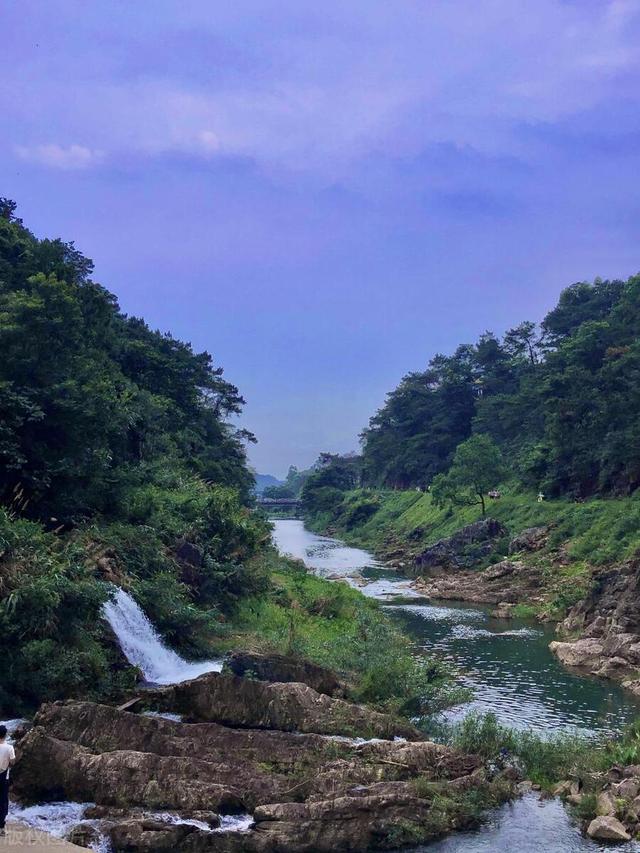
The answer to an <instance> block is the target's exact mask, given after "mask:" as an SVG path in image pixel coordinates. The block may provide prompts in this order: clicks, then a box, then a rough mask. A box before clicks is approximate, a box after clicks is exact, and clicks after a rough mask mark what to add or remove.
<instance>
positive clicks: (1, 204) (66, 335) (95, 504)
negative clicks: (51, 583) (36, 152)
mask: <svg viewBox="0 0 640 853" xmlns="http://www.w3.org/2000/svg"><path fill="white" fill-rule="evenodd" d="M14 211H15V205H14V204H13V203H12V202H10V201H8V200H6V199H3V200H0V350H1V352H2V359H1V361H0V411H1V413H2V423H1V427H0V500H1V501H2V502H3V503H4V504H5V505H6V504H7V503H10V502H11V500H12V497H15V499H16V501H20V502H21V505H22V506H23V507H24V511H25V513H26V514H27V515H29V516H30V517H36V518H45V517H46V516H51V515H55V516H56V517H57V518H60V519H62V520H64V521H67V520H70V519H71V520H73V519H76V518H78V517H81V516H86V515H93V514H94V513H96V512H101V513H107V514H113V513H116V514H117V512H118V511H119V507H120V504H121V503H122V501H123V500H126V492H127V489H129V488H130V487H131V486H132V485H135V484H137V483H141V482H148V481H149V479H154V477H156V476H165V475H166V470H167V466H168V465H169V466H170V467H173V468H176V467H177V468H181V469H185V470H186V469H188V470H189V471H191V472H193V473H194V474H198V475H200V476H201V477H202V478H203V479H205V480H211V481H214V482H216V483H220V484H225V485H229V486H233V487H235V488H236V489H238V490H239V491H240V492H241V493H242V494H243V495H244V496H246V495H247V494H248V492H249V489H250V487H251V486H252V484H253V483H252V476H251V475H250V473H249V471H248V469H247V466H246V460H245V452H244V445H243V441H242V439H243V438H244V435H242V434H239V433H238V432H237V431H235V430H233V429H232V428H231V427H230V426H229V425H228V423H227V418H228V416H229V415H231V414H235V413H238V412H239V411H240V408H241V406H242V403H243V400H242V398H241V397H240V396H239V394H238V390H237V389H236V388H235V387H234V386H233V385H231V384H230V383H229V382H227V381H225V380H224V379H223V378H222V370H221V369H220V368H219V367H215V366H214V365H213V363H212V360H211V357H210V356H209V354H208V353H206V352H205V353H194V352H193V350H192V349H191V346H190V345H189V344H185V343H183V342H181V341H179V340H176V339H175V338H173V337H172V336H171V335H169V334H161V333H160V332H156V331H152V330H151V329H150V328H149V327H148V326H147V325H146V323H145V322H144V321H143V320H139V319H136V318H134V317H127V316H126V315H124V314H123V313H122V312H121V311H120V310H119V308H118V303H117V301H116V297H115V296H114V295H113V294H111V293H109V291H108V290H105V288H103V287H101V286H100V285H99V284H96V283H95V282H94V281H92V279H91V278H90V276H91V272H92V267H93V265H92V263H91V261H89V260H88V259H87V258H85V257H83V256H82V255H81V253H80V252H79V251H78V250H77V249H75V248H74V245H73V243H64V242H62V241H61V240H49V239H44V240H38V239H36V238H35V237H34V235H33V234H32V233H31V232H30V231H28V230H27V229H26V228H25V227H24V226H23V224H22V222H21V220H20V219H18V218H16V216H15V213H14Z"/></svg>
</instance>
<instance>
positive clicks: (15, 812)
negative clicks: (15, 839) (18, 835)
mask: <svg viewBox="0 0 640 853" xmlns="http://www.w3.org/2000/svg"><path fill="white" fill-rule="evenodd" d="M92 805H93V803H72V802H62V803H43V804H42V805H40V806H25V807H22V806H19V805H17V804H16V803H12V804H11V807H10V808H9V819H10V820H15V821H17V822H18V823H22V824H24V825H25V826H28V827H31V829H37V830H39V831H40V832H47V833H48V834H49V835H52V836H53V837H54V838H66V837H67V835H68V834H69V832H70V831H71V830H72V829H73V827H74V826H77V825H78V824H79V823H85V824H90V825H91V826H93V827H95V828H96V829H98V822H97V821H95V820H84V813H85V812H86V810H87V809H88V808H89V807H90V806H92ZM98 831H99V830H98ZM26 843H27V844H28V843H29V842H28V841H27V842H26ZM52 847H55V844H52ZM91 849H92V850H95V851H96V853H109V851H110V850H111V845H110V844H109V841H108V839H107V838H106V836H104V835H102V834H100V835H99V837H98V840H97V841H96V842H95V843H94V844H92V846H91Z"/></svg>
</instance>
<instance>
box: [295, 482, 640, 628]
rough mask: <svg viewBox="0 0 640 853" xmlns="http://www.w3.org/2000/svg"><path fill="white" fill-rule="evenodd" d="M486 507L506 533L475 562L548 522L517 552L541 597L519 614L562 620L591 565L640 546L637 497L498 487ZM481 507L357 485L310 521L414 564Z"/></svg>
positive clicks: (583, 588)
mask: <svg viewBox="0 0 640 853" xmlns="http://www.w3.org/2000/svg"><path fill="white" fill-rule="evenodd" d="M488 514H490V515H491V516H493V517H494V518H496V519H498V520H499V521H501V522H502V523H503V524H504V525H505V527H506V528H507V530H508V531H509V535H508V536H507V537H505V538H504V539H503V540H501V541H500V542H498V543H496V547H495V549H494V551H493V553H492V554H491V555H489V556H488V557H486V558H485V559H484V561H483V562H482V564H480V565H479V566H478V568H482V567H483V566H484V565H489V564H490V563H494V562H497V561H498V560H500V559H503V558H504V556H506V554H507V553H508V544H509V538H510V537H511V536H513V535H515V534H516V533H519V532H520V531H522V530H524V529H525V528H527V527H536V526H538V525H549V526H550V527H551V533H550V536H549V541H548V544H547V547H546V548H545V549H544V550H543V551H539V552H537V553H535V554H527V555H521V559H523V560H524V561H525V562H531V563H534V562H535V564H536V566H537V567H538V568H542V570H543V589H541V594H542V597H543V602H541V603H538V604H536V605H535V606H532V605H529V604H527V603H523V604H521V605H519V606H518V614H519V615H521V616H527V615H534V614H536V613H541V614H542V613H544V614H545V615H546V616H548V617H549V618H552V619H562V618H564V616H565V615H566V612H567V610H568V609H569V608H570V607H571V606H572V605H573V604H575V603H577V602H578V601H579V600H580V599H581V598H583V597H584V596H585V595H586V594H587V593H588V591H589V589H590V587H591V583H592V580H591V579H592V572H593V569H594V567H597V566H606V565H611V564H615V563H617V562H620V561H622V560H625V559H627V558H629V557H632V556H633V555H634V554H637V553H638V552H640V496H634V497H630V498H609V499H601V498H594V499H592V500H590V501H587V502H585V503H583V504H576V503H572V502H569V501H564V500H549V501H547V500H545V501H543V502H542V503H538V502H537V500H536V497H535V496H534V495H531V494H523V493H503V497H502V498H500V499H499V500H496V501H491V502H490V504H489V506H488ZM480 517H481V516H480V509H479V507H463V508H457V509H455V510H452V509H442V508H439V507H436V506H434V504H433V501H432V500H431V496H430V495H429V494H422V493H420V492H415V491H406V492H379V493H373V492H371V491H364V490H358V491H353V492H349V493H347V494H346V495H345V497H344V500H343V502H342V503H341V504H340V505H339V506H337V507H335V508H334V510H333V511H332V512H330V513H323V514H322V515H317V516H315V517H314V518H312V519H309V520H308V523H309V524H310V526H311V527H312V528H313V529H315V530H317V531H325V530H328V531H330V532H333V533H336V534H337V535H339V536H341V537H343V538H344V539H346V540H347V541H348V542H350V543H351V544H355V545H360V546H361V547H366V548H370V549H372V550H374V551H375V552H376V553H377V554H378V555H380V556H381V557H383V558H384V557H387V558H392V559H393V560H394V561H400V562H403V563H404V562H406V563H409V564H411V563H412V562H413V557H414V556H415V555H416V554H418V553H420V552H421V551H422V550H424V548H425V547H427V546H428V545H431V544H433V543H434V542H436V541H437V540H438V539H441V538H444V537H446V536H450V535H451V534H452V533H454V532H455V531H456V530H459V529H460V528H461V527H463V526H464V525H465V524H469V523H470V522H472V521H476V520H477V519H478V518H480Z"/></svg>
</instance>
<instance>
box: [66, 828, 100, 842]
mask: <svg viewBox="0 0 640 853" xmlns="http://www.w3.org/2000/svg"><path fill="white" fill-rule="evenodd" d="M67 841H68V842H69V843H70V844H75V845H77V846H78V847H91V848H93V847H97V845H98V843H99V841H100V833H99V832H98V830H97V829H96V828H95V826H92V825H91V824H90V823H79V824H78V825H77V826H74V827H73V829H72V830H71V832H69V834H68V835H67Z"/></svg>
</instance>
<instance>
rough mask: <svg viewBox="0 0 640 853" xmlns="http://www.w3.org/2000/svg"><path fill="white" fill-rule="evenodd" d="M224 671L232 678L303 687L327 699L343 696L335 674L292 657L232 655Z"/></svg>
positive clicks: (253, 653)
mask: <svg viewBox="0 0 640 853" xmlns="http://www.w3.org/2000/svg"><path fill="white" fill-rule="evenodd" d="M225 669H226V670H229V671H230V672H231V673H232V674H233V675H238V676H241V677H244V678H246V677H253V678H257V679H258V680H259V681H275V682H285V683H290V682H295V683H298V684H306V685H307V686H308V687H311V688H313V689H314V690H316V691H317V692H318V693H325V694H326V695H327V696H344V694H345V689H344V686H343V685H342V683H341V682H340V680H339V679H338V677H337V675H336V674H335V672H333V671H332V670H330V669H327V668H326V667H324V666H319V665H318V664H315V663H311V662H310V661H307V660H304V659H303V658H296V657H293V656H291V655H279V654H268V655H262V654H257V653H255V652H233V653H232V654H230V655H229V656H228V657H227V658H226V660H225Z"/></svg>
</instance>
